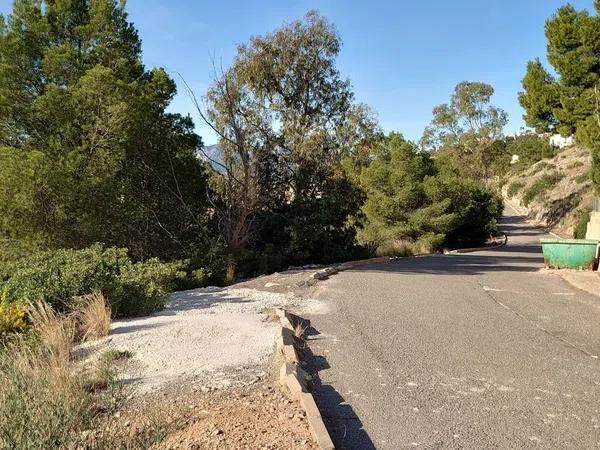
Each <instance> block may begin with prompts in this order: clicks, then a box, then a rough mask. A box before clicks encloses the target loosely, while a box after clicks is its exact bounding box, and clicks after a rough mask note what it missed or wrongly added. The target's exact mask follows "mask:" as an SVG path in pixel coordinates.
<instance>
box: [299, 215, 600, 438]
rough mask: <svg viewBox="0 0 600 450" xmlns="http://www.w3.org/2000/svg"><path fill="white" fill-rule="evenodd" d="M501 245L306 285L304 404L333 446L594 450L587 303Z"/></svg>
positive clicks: (535, 242) (528, 234) (531, 253)
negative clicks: (308, 371) (310, 388)
mask: <svg viewBox="0 0 600 450" xmlns="http://www.w3.org/2000/svg"><path fill="white" fill-rule="evenodd" d="M503 227H504V229H505V231H506V232H507V234H508V235H509V240H508V244H507V245H506V246H505V247H501V248H498V249H494V250H487V251H480V252H475V253H468V254H459V255H435V256H427V257H421V258H406V259H401V260H398V261H395V262H392V263H388V264H378V265H370V266H366V267H362V268H360V269H356V270H352V271H347V272H342V273H340V274H338V275H335V276H333V277H332V278H331V279H330V280H328V281H326V282H324V283H321V284H319V286H320V287H319V288H318V291H317V292H316V295H317V297H318V298H320V299H323V300H325V303H326V304H327V305H328V308H329V312H328V313H327V314H314V315H312V316H311V317H309V318H310V320H311V325H312V330H313V333H314V335H313V336H312V337H311V339H312V340H311V341H310V349H311V351H312V353H313V354H314V355H315V357H314V366H315V367H316V369H317V370H318V374H319V376H318V380H317V382H316V384H317V387H316V397H317V402H318V404H319V406H320V408H321V410H322V413H323V416H324V418H325V420H326V424H327V426H328V429H329V431H330V433H331V435H332V438H333V440H334V442H335V444H336V446H337V447H338V448H343V449H370V448H378V449H403V448H411V449H412V448H417V449H418V448H426V449H432V448H435V449H437V448H461V449H462V448H465V449H467V448H468V449H516V448H545V449H557V448H576V449H588V448H600V412H599V409H600V360H599V359H598V358H597V356H598V355H600V299H598V298H596V297H594V296H592V295H590V294H587V293H584V292H583V291H579V290H577V289H575V288H573V287H571V286H570V285H569V284H567V283H566V282H565V281H563V280H562V279H561V278H560V277H558V276H557V275H552V274H549V273H545V272H544V271H540V269H541V268H542V265H543V260H542V256H541V250H540V247H539V238H540V237H544V234H543V232H541V231H540V230H538V229H535V228H533V227H531V226H530V225H529V224H527V223H526V222H525V221H524V220H523V219H522V218H521V217H520V216H518V215H517V214H516V213H515V212H514V211H512V210H510V208H507V212H506V213H505V217H504V219H503Z"/></svg>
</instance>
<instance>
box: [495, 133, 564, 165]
mask: <svg viewBox="0 0 600 450" xmlns="http://www.w3.org/2000/svg"><path fill="white" fill-rule="evenodd" d="M506 151H507V152H508V153H509V154H510V155H518V156H519V163H518V164H519V166H524V165H532V164H535V163H536V162H538V161H541V160H542V159H547V158H552V157H554V155H555V154H556V150H555V149H554V147H552V145H550V143H549V142H548V139H544V138H541V137H539V136H537V135H535V134H521V135H519V136H515V137H512V136H511V137H507V138H506Z"/></svg>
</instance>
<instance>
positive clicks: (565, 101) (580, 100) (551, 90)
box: [519, 0, 600, 191]
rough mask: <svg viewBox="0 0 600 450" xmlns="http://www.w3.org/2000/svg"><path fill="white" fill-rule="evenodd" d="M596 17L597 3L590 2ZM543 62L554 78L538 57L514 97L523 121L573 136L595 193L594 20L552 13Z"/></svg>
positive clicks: (598, 61)
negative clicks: (588, 159)
mask: <svg viewBox="0 0 600 450" xmlns="http://www.w3.org/2000/svg"><path fill="white" fill-rule="evenodd" d="M594 7H595V9H596V12H597V13H600V1H598V0H596V1H595V2H594ZM546 39H547V49H548V50H547V58H548V61H549V63H550V64H551V65H552V68H553V71H554V72H555V73H556V76H554V75H553V74H551V73H550V72H549V71H548V70H546V69H545V68H544V66H543V64H542V63H541V62H540V60H539V59H535V60H533V61H530V62H529V64H528V66H527V73H526V75H525V77H524V78H523V92H522V93H521V94H520V95H519V100H520V102H521V105H522V106H523V108H524V109H525V116H524V118H525V122H526V123H527V125H529V126H531V127H533V128H535V129H536V130H537V131H539V132H542V131H551V132H558V133H561V134H562V135H564V136H569V135H572V134H575V135H576V137H577V140H578V142H580V143H581V144H583V145H585V146H586V147H588V148H590V149H591V152H592V160H593V170H592V174H591V177H592V180H593V182H594V185H595V188H596V191H599V189H600V109H599V107H600V92H599V91H598V82H599V80H600V16H599V15H598V14H596V15H592V14H590V13H589V12H588V11H585V10H583V11H577V10H576V9H575V8H574V7H573V6H572V5H569V4H568V5H566V6H563V7H561V8H559V9H558V11H557V12H556V14H555V15H554V16H553V17H552V18H550V20H548V21H547V22H546Z"/></svg>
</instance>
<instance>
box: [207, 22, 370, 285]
mask: <svg viewBox="0 0 600 450" xmlns="http://www.w3.org/2000/svg"><path fill="white" fill-rule="evenodd" d="M340 48H341V41H340V38H339V36H338V34H337V31H336V30H335V28H334V27H333V25H331V24H330V23H329V22H328V21H327V20H326V19H325V18H323V17H322V16H320V15H319V14H318V13H317V12H315V11H310V12H309V13H307V14H306V15H305V17H304V18H303V19H302V20H297V21H294V22H291V23H289V24H285V25H283V26H282V27H281V28H279V29H277V30H275V31H274V32H272V33H269V34H267V35H264V36H257V37H254V38H252V39H251V40H250V42H249V43H247V44H244V45H241V46H240V47H239V49H238V53H237V56H236V58H235V59H234V62H233V65H232V66H231V67H230V68H229V69H227V70H226V71H225V72H224V73H223V74H222V76H221V77H219V79H218V80H216V82H215V83H214V85H213V86H211V88H210V89H209V91H208V95H207V100H208V111H207V114H205V115H204V114H203V117H204V118H205V119H206V120H207V121H209V122H210V124H211V125H212V126H213V127H214V128H215V129H217V130H218V132H219V135H220V136H221V139H220V142H219V147H220V148H221V150H222V155H223V158H222V160H223V167H222V168H223V173H220V174H215V176H214V177H213V179H212V180H211V181H212V182H213V183H212V187H213V190H212V191H211V192H210V194H211V196H212V197H213V198H212V200H213V201H212V203H213V204H214V205H215V216H216V219H217V220H216V222H217V228H218V231H219V234H220V237H221V239H222V242H224V243H225V246H226V250H227V253H228V255H227V256H228V257H227V264H226V265H227V268H226V272H227V276H226V281H227V282H231V281H233V278H234V275H237V276H243V277H247V276H251V275H254V274H256V273H257V272H258V273H260V272H263V271H264V272H271V271H273V270H278V269H279V268H281V267H285V265H289V264H294V265H298V264H303V263H306V262H332V261H339V260H343V259H347V258H350V257H352V256H354V255H355V254H356V251H357V249H356V240H355V235H356V228H355V225H354V223H352V221H351V217H353V216H354V215H355V214H357V213H358V211H359V209H360V205H361V203H362V200H363V199H362V192H361V191H360V189H358V188H357V187H356V186H355V184H354V183H353V182H352V180H350V179H349V176H348V174H347V173H346V172H345V171H344V169H343V167H342V159H343V157H344V156H347V155H349V154H355V155H357V159H356V161H355V162H356V163H357V164H359V161H360V160H361V158H360V156H359V155H361V150H362V148H363V144H364V143H365V142H369V141H371V140H374V139H376V136H377V135H378V130H377V125H376V122H375V121H374V119H373V118H372V116H371V113H370V111H369V110H368V108H366V107H365V106H364V105H356V104H354V102H353V93H352V90H351V86H350V82H349V81H348V80H347V79H344V78H343V77H342V75H341V74H340V72H339V70H338V68H337V67H336V58H337V55H338V53H339V51H340ZM200 113H202V111H200ZM236 272H237V274H236Z"/></svg>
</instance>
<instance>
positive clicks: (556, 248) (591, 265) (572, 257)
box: [541, 239, 598, 270]
mask: <svg viewBox="0 0 600 450" xmlns="http://www.w3.org/2000/svg"><path fill="white" fill-rule="evenodd" d="M541 243H542V253H543V254H544V263H545V264H546V267H549V268H552V269H581V270H594V269H595V268H596V265H597V264H596V263H597V259H598V258H597V255H598V241H596V240H592V239H542V240H541Z"/></svg>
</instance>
